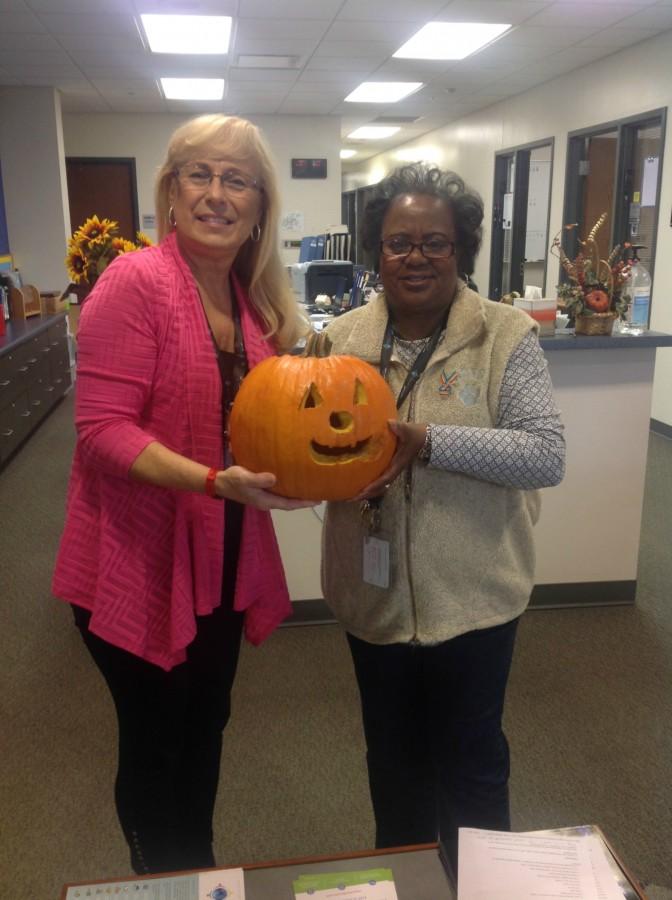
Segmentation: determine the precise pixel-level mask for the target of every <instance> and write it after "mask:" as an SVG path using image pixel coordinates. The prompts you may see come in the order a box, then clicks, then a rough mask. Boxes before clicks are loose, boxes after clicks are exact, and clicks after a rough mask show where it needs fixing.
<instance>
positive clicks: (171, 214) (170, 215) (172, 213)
mask: <svg viewBox="0 0 672 900" xmlns="http://www.w3.org/2000/svg"><path fill="white" fill-rule="evenodd" d="M168 224H169V225H170V227H171V228H177V222H176V221H175V210H174V209H173V207H172V206H171V207H170V209H169V210H168Z"/></svg>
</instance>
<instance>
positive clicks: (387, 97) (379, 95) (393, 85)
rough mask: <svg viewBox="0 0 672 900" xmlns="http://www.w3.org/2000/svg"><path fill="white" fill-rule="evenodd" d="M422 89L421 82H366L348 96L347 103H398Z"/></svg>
mask: <svg viewBox="0 0 672 900" xmlns="http://www.w3.org/2000/svg"><path fill="white" fill-rule="evenodd" d="M421 87H422V82H421V81H364V82H362V84H360V86H359V87H356V88H355V89H354V91H352V93H350V94H348V96H347V97H346V98H345V102H346V103H397V102H398V101H399V100H403V99H404V97H408V95H409V94H412V93H413V92H414V91H417V90H418V89H419V88H421Z"/></svg>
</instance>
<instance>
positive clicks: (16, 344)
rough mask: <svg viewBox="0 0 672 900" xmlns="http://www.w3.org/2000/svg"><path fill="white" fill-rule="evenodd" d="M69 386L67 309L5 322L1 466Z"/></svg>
mask: <svg viewBox="0 0 672 900" xmlns="http://www.w3.org/2000/svg"><path fill="white" fill-rule="evenodd" d="M71 384H72V376H71V372H70V354H69V352H68V336H67V326H66V321H65V314H64V313H61V314H60V315H55V316H43V317H41V318H39V319H38V318H36V317H32V318H30V319H26V320H23V321H9V322H8V323H7V334H6V335H4V336H3V337H0V467H2V466H3V465H4V464H5V463H6V462H7V460H8V459H9V458H10V457H11V456H12V454H13V453H14V451H15V450H16V449H17V448H18V447H19V445H20V444H21V443H22V442H23V441H24V440H25V439H26V438H27V437H28V435H29V434H30V433H31V432H32V431H33V430H34V429H35V428H36V427H37V426H38V425H39V423H40V422H41V421H42V420H43V419H44V417H45V416H46V415H47V414H48V413H49V412H50V410H51V409H52V408H53V407H54V405H55V404H56V403H57V402H58V401H59V400H60V399H61V397H62V396H63V395H64V394H65V392H66V391H67V390H68V388H69V387H70V385H71Z"/></svg>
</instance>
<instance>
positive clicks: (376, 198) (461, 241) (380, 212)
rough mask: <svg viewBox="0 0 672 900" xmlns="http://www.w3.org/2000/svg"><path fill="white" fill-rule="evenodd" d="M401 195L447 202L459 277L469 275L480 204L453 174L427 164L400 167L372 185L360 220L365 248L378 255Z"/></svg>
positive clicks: (478, 238)
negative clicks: (391, 209) (389, 215)
mask: <svg viewBox="0 0 672 900" xmlns="http://www.w3.org/2000/svg"><path fill="white" fill-rule="evenodd" d="M402 194H429V195H430V196H431V197H439V198H440V199H441V200H444V201H445V202H446V204H447V205H448V207H449V208H450V210H451V211H452V213H453V218H454V220H455V230H456V242H455V243H456V245H457V246H456V251H457V267H458V269H459V272H460V274H463V275H471V274H472V273H473V271H474V263H475V261H476V256H477V255H478V251H479V250H480V248H481V240H482V239H483V228H482V222H483V201H482V200H481V197H480V195H479V194H477V193H476V191H473V190H471V188H468V187H467V186H466V185H465V183H464V181H463V180H462V178H460V176H459V175H456V174H455V172H450V171H443V170H442V169H439V168H438V167H437V166H430V165H428V164H427V163H411V164H409V165H407V166H400V167H399V168H398V169H395V170H394V171H393V172H390V174H389V175H387V176H386V177H385V178H383V180H382V181H380V182H378V184H377V185H375V186H374V188H373V194H372V196H371V199H370V200H369V202H368V203H367V205H366V208H365V210H364V217H363V221H362V243H363V245H364V247H365V248H366V249H367V250H371V251H373V252H374V253H377V252H378V248H379V246H380V239H381V236H382V232H383V221H384V219H385V216H386V215H387V211H388V209H389V207H390V204H391V203H392V201H393V200H395V199H396V198H397V197H399V196H401V195H402Z"/></svg>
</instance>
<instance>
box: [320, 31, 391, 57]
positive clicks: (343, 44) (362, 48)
mask: <svg viewBox="0 0 672 900" xmlns="http://www.w3.org/2000/svg"><path fill="white" fill-rule="evenodd" d="M398 47H399V42H398V41H360V40H358V39H357V35H356V34H355V35H353V39H352V40H349V41H332V40H324V41H321V42H320V46H319V47H318V48H317V49H316V50H315V58H317V57H320V56H350V57H353V56H365V57H367V58H369V57H370V58H371V59H374V60H376V59H377V60H380V61H381V62H382V60H383V59H387V57H388V56H391V55H392V54H393V53H394V52H395V50H397V49H398Z"/></svg>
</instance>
